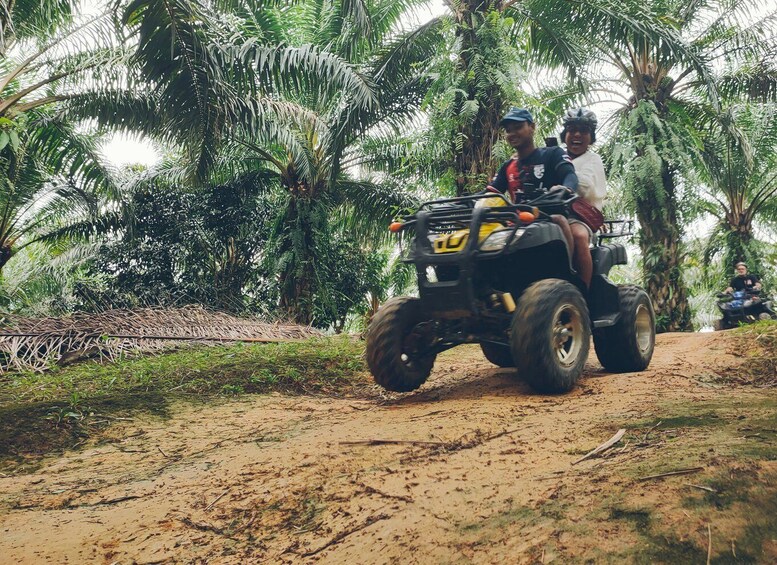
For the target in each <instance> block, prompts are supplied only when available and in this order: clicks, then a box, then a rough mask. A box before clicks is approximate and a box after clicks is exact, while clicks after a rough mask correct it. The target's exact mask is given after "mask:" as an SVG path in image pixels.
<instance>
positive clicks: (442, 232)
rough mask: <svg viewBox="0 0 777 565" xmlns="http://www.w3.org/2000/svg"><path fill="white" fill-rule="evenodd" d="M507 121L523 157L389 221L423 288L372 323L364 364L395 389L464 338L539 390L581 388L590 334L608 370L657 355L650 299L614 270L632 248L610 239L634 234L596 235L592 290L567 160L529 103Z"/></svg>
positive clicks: (410, 385) (409, 384)
mask: <svg viewBox="0 0 777 565" xmlns="http://www.w3.org/2000/svg"><path fill="white" fill-rule="evenodd" d="M502 123H503V124H504V125H505V130H506V136H507V137H508V140H509V141H510V143H511V144H512V145H513V147H515V148H516V149H517V150H518V155H517V157H516V158H514V159H511V160H510V161H508V162H507V163H505V165H503V167H502V168H501V169H500V172H499V173H498V174H497V176H496V177H495V179H494V181H493V182H492V183H491V186H490V189H489V191H486V192H484V193H481V194H475V195H471V196H462V197H458V198H448V199H440V200H433V201H429V202H424V203H422V204H421V206H420V207H419V209H418V210H417V211H416V212H415V213H414V214H410V215H408V216H404V217H403V218H402V219H401V220H400V221H395V222H393V223H392V224H391V227H390V229H391V231H393V232H395V233H399V234H403V235H404V237H402V238H401V240H400V241H401V242H403V243H404V253H403V256H402V259H403V261H405V262H407V263H412V264H413V265H414V267H415V270H416V276H417V278H418V297H411V296H395V297H393V298H391V299H390V300H388V301H387V302H386V303H385V304H384V305H383V306H382V307H381V308H380V310H378V312H377V313H376V314H375V316H374V317H373V319H372V322H371V323H370V327H369V328H368V330H367V340H366V341H367V343H366V357H367V364H368V366H369V368H370V371H371V372H372V375H373V376H374V378H375V381H376V382H377V383H378V384H379V385H381V386H382V387H384V388H386V389H388V390H392V391H397V392H408V391H411V390H415V389H417V388H418V387H419V386H421V385H422V384H423V383H424V382H425V381H426V379H427V378H428V376H429V374H430V373H431V370H432V367H433V365H434V362H435V359H436V357H437V354H439V353H441V352H442V351H445V350H447V349H450V348H452V347H455V346H457V345H460V344H463V343H477V344H480V347H481V349H482V351H483V354H484V355H485V357H486V358H487V359H488V360H489V361H491V362H492V363H494V364H495V365H498V366H500V367H514V368H515V369H517V373H518V375H520V376H521V378H523V379H525V380H526V381H528V382H529V383H530V384H531V385H532V387H534V388H535V389H536V390H538V391H541V392H554V393H558V392H566V391H569V390H571V389H572V388H573V387H574V386H575V383H576V382H577V379H578V378H579V377H580V375H581V374H582V372H583V368H584V366H585V363H586V360H587V358H588V351H589V347H590V342H591V336H592V335H593V341H594V347H595V349H596V354H597V356H598V358H599V361H600V362H601V363H602V365H603V366H604V367H605V368H606V369H607V370H609V371H613V372H632V371H641V370H643V369H645V368H646V367H647V366H648V364H649V363H650V359H651V357H652V355H653V348H654V345H655V314H654V312H653V307H652V304H651V302H650V299H649V298H648V296H647V294H646V293H645V291H644V290H642V289H640V288H639V287H636V286H631V285H621V286H618V285H615V284H613V283H612V281H610V280H609V278H608V277H607V275H608V273H609V271H610V269H611V268H612V267H613V266H614V265H624V264H626V262H627V260H626V249H625V247H624V246H623V245H620V244H616V243H603V241H609V239H610V238H613V237H620V236H622V235H631V234H630V233H623V232H617V233H616V232H615V231H614V230H613V229H612V225H611V226H610V228H611V229H610V230H609V233H607V234H602V235H599V236H598V239H597V245H595V246H594V248H593V249H592V250H591V255H592V258H593V275H592V280H591V285H590V288H586V284H585V282H584V281H582V280H581V278H580V276H579V275H578V274H577V272H576V271H575V269H574V268H573V266H572V253H571V251H572V247H571V241H570V240H571V237H568V235H567V234H566V233H564V232H563V231H562V226H565V227H566V228H567V230H566V231H567V232H569V229H568V228H569V226H568V225H567V222H566V216H568V214H569V207H570V205H571V204H570V203H574V202H575V200H576V199H577V198H578V196H577V195H576V194H575V193H574V188H575V187H576V181H577V178H576V176H575V173H574V168H573V167H572V164H571V163H570V162H569V160H568V158H567V157H566V156H565V155H564V154H563V152H562V151H561V149H559V148H542V149H541V150H540V149H537V148H535V147H534V141H533V139H532V137H533V131H534V124H533V121H532V119H531V114H529V112H527V111H526V110H521V109H511V110H510V112H509V113H508V114H507V115H506V116H505V119H504V120H503V122H502ZM559 187H561V188H559ZM505 192H506V193H508V194H509V195H510V197H514V198H515V200H518V202H515V201H514V200H512V199H511V198H508V196H507V195H505V194H504V193H505ZM495 193H496V194H495ZM617 223H618V222H611V224H617ZM621 223H622V222H621ZM622 224H623V225H625V223H622ZM623 231H624V232H625V230H623Z"/></svg>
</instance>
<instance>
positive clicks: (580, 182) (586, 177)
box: [570, 150, 607, 210]
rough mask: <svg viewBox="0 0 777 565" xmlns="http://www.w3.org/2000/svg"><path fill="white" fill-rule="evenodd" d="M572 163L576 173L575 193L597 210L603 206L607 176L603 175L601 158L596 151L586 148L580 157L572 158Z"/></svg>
mask: <svg viewBox="0 0 777 565" xmlns="http://www.w3.org/2000/svg"><path fill="white" fill-rule="evenodd" d="M571 156H572V155H570V157H571ZM572 164H573V165H574V166H575V173H576V174H577V193H578V194H579V195H580V196H582V197H583V198H585V199H586V200H588V202H589V204H591V205H592V206H595V207H596V208H598V209H599V210H601V209H602V208H604V199H605V197H606V196H607V178H606V177H605V175H604V164H603V163H602V158H601V157H599V154H598V153H595V152H593V151H591V150H588V151H586V152H585V153H583V154H582V155H580V157H575V158H574V159H572Z"/></svg>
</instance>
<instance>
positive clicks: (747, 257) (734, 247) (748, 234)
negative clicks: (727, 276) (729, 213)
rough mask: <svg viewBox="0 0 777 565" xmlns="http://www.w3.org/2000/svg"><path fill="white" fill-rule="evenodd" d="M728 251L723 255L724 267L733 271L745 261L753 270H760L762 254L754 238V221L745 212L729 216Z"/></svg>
mask: <svg viewBox="0 0 777 565" xmlns="http://www.w3.org/2000/svg"><path fill="white" fill-rule="evenodd" d="M727 220H728V222H727V227H728V233H727V234H726V252H725V255H724V257H723V266H724V269H725V270H726V271H727V272H728V271H732V270H733V269H734V265H736V264H737V263H739V262H740V261H743V262H744V263H746V264H747V265H748V268H749V269H751V270H755V271H757V270H758V265H759V264H760V262H761V255H760V253H759V252H758V249H757V248H756V245H755V239H754V238H753V223H752V220H751V219H750V218H748V217H747V216H746V215H745V214H739V215H738V217H728V218H727Z"/></svg>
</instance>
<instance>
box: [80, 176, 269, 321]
mask: <svg viewBox="0 0 777 565" xmlns="http://www.w3.org/2000/svg"><path fill="white" fill-rule="evenodd" d="M273 182H274V179H272V178H271V177H268V176H267V175H265V174H261V173H254V174H249V175H244V176H242V177H240V178H237V179H235V180H234V181H233V182H231V183H229V184H226V185H220V186H214V187H204V188H200V189H198V190H189V191H186V190H182V189H180V188H176V187H174V186H170V185H165V184H164V183H162V182H159V181H156V182H149V183H148V184H141V185H139V186H137V187H135V188H134V189H133V190H132V191H131V192H130V193H129V194H128V198H129V199H130V200H129V202H127V206H128V208H129V210H128V212H127V213H126V214H124V215H121V216H120V217H121V218H124V219H126V220H129V221H128V223H125V224H123V225H121V226H116V227H117V228H119V229H120V231H119V232H118V234H116V233H115V232H114V233H113V234H110V236H109V237H107V238H105V239H103V240H102V244H101V245H100V247H99V250H98V252H97V254H96V257H95V261H94V265H93V267H92V271H93V272H94V273H95V274H98V275H101V276H102V277H103V280H105V281H107V282H108V284H107V288H106V289H104V290H103V291H101V292H100V291H98V292H94V294H95V295H94V296H92V297H91V298H92V300H93V301H95V302H98V303H99V302H101V303H103V304H104V305H105V306H108V305H113V306H117V307H118V306H124V307H132V306H137V305H154V304H181V303H200V304H204V305H207V306H210V307H213V308H218V309H224V310H231V311H237V312H240V311H243V310H244V309H245V308H246V307H247V306H248V305H249V300H250V299H249V296H248V293H250V289H251V285H252V284H255V283H256V281H257V278H256V277H257V272H256V271H255V265H254V264H255V262H256V261H257V257H258V256H259V255H260V252H261V250H262V247H263V245H264V243H265V242H266V239H267V234H268V231H269V225H268V224H269V221H270V217H271V216H270V214H271V200H269V199H268V193H269V192H270V191H271V190H272V188H273ZM117 235H118V237H117Z"/></svg>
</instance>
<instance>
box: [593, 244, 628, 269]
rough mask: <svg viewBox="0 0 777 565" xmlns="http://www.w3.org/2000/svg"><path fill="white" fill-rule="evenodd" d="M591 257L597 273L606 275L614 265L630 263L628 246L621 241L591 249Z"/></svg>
mask: <svg viewBox="0 0 777 565" xmlns="http://www.w3.org/2000/svg"><path fill="white" fill-rule="evenodd" d="M591 259H593V263H594V274H595V275H601V274H605V275H606V274H607V273H609V272H610V269H611V268H612V267H613V266H614V265H625V264H627V263H628V259H627V258H626V248H625V247H624V246H623V245H621V244H620V243H607V244H605V245H600V246H598V247H594V248H593V249H591Z"/></svg>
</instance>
